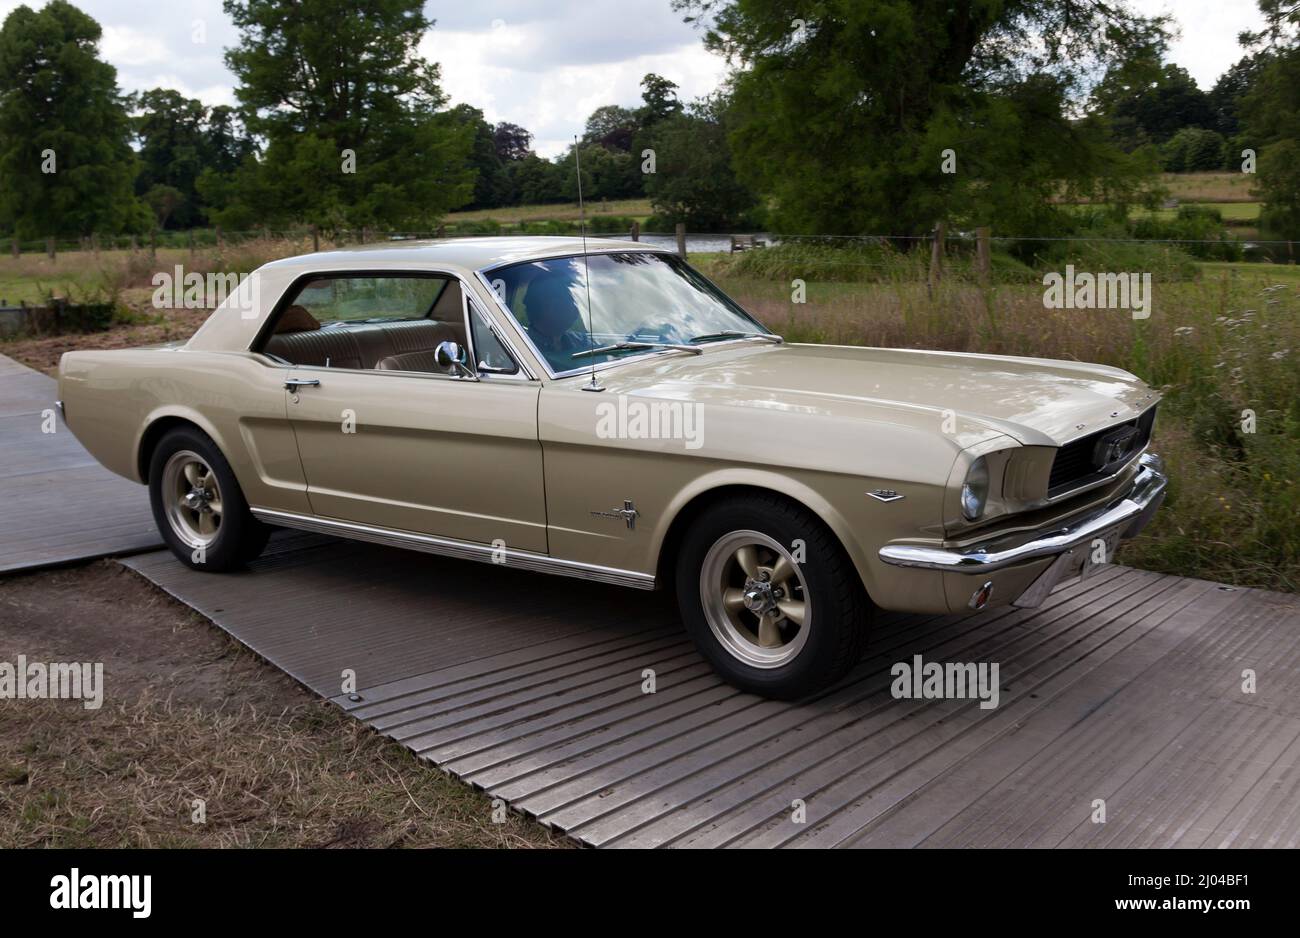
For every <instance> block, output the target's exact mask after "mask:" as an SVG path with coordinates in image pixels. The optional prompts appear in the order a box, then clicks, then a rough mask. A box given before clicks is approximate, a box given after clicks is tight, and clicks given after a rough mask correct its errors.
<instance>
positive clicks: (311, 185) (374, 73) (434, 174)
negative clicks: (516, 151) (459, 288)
mask: <svg viewBox="0 0 1300 938" xmlns="http://www.w3.org/2000/svg"><path fill="white" fill-rule="evenodd" d="M224 7H225V10H226V12H227V13H228V14H229V15H230V17H231V19H232V20H233V21H234V24H235V25H236V26H237V27H238V28H239V29H240V30H241V33H242V36H241V43H240V45H239V46H237V47H235V48H233V49H229V50H227V52H226V62H227V64H228V65H229V66H230V68H231V70H232V71H233V72H234V73H235V75H236V77H237V78H238V79H239V82H240V84H239V86H238V87H237V88H236V90H235V94H236V96H237V97H238V98H239V101H240V103H241V105H242V111H243V116H244V121H245V123H246V124H247V126H248V128H249V130H250V131H251V132H253V133H254V134H255V135H257V136H259V137H262V138H264V139H265V140H266V141H267V144H266V151H265V156H264V157H263V159H262V160H260V161H250V160H247V159H246V160H244V161H243V162H242V163H241V165H240V167H239V168H238V169H237V170H235V171H234V173H233V174H232V176H231V178H230V179H228V180H225V181H222V182H221V183H217V182H215V181H213V180H209V182H208V186H207V188H208V190H209V191H213V192H215V191H217V190H218V189H222V188H225V189H227V190H228V191H229V192H230V193H231V194H232V196H233V198H234V199H235V201H236V202H238V203H240V204H239V205H237V206H234V209H235V211H236V212H237V213H243V214H245V215H246V214H247V211H248V209H249V208H250V207H252V206H257V207H258V210H259V212H261V213H262V215H263V217H264V218H265V219H267V220H278V221H294V220H303V221H310V222H313V223H315V224H318V225H322V226H324V227H338V226H340V225H345V224H346V225H350V226H354V227H355V226H363V225H386V226H391V227H402V226H409V227H419V228H427V227H432V226H433V225H434V224H436V222H437V220H438V219H439V218H440V217H441V216H442V215H443V214H444V213H445V212H447V211H448V210H450V209H452V208H456V207H458V206H460V205H463V204H464V203H465V202H466V201H468V200H469V199H470V198H472V196H473V186H474V180H475V173H474V170H473V168H472V167H471V166H470V165H469V157H470V153H471V151H472V149H473V147H474V142H475V127H474V126H473V125H472V124H471V123H467V122H465V121H463V120H459V119H457V117H456V116H455V115H454V114H450V113H448V112H446V111H442V110H441V108H442V106H443V104H444V103H445V96H444V95H443V93H442V90H441V88H440V87H439V85H438V67H437V65H436V64H434V63H431V62H428V61H426V60H425V59H424V58H423V57H422V56H420V55H419V54H418V51H417V45H418V43H419V42H420V40H421V39H422V38H423V37H424V35H425V33H426V32H427V31H428V30H429V29H430V28H431V27H432V25H433V23H432V22H431V21H430V20H429V19H428V18H426V17H425V15H424V12H423V3H422V2H421V0H298V2H296V3H293V4H286V3H282V2H280V0H225V2H224ZM266 193H270V194H271V196H272V201H271V202H270V203H269V204H265V203H259V202H256V201H254V200H255V199H257V198H258V197H259V196H264V195H265V194H266ZM227 212H229V209H227ZM218 220H220V219H218Z"/></svg>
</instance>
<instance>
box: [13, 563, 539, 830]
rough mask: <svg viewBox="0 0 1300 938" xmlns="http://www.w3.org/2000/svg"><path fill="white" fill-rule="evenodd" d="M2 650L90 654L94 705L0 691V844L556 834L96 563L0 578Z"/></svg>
mask: <svg viewBox="0 0 1300 938" xmlns="http://www.w3.org/2000/svg"><path fill="white" fill-rule="evenodd" d="M19 654H25V655H26V656H27V657H28V660H29V661H101V662H103V663H104V706H103V707H102V709H100V710H97V711H96V710H86V709H84V708H83V707H82V705H81V703H80V702H79V701H44V700H20V701H12V700H10V701H4V702H3V703H2V704H0V707H2V708H3V709H0V714H3V720H0V847H36V846H45V847H259V846H264V847H394V846H403V847H546V846H558V845H561V842H560V841H559V840H557V839H556V838H554V837H553V836H552V835H551V834H549V833H548V832H547V831H546V830H545V829H544V828H542V827H541V826H540V825H538V824H535V823H532V822H530V821H526V820H524V819H523V818H520V817H518V816H516V815H509V814H508V815H505V816H504V818H503V823H495V822H494V819H493V806H492V803H491V802H490V801H489V799H488V798H487V797H486V796H484V795H481V794H478V793H476V792H474V791H472V790H471V789H470V788H469V787H468V786H466V785H464V784H462V783H460V782H457V781H454V780H453V779H451V778H450V777H449V776H446V775H443V774H442V773H440V772H438V771H437V770H435V769H433V768H432V767H431V766H429V765H428V764H427V763H423V762H420V761H419V760H417V759H416V758H415V756H414V755H413V754H412V753H410V752H409V751H408V750H406V749H404V748H402V747H401V746H399V745H398V744H396V743H394V742H391V741H389V740H387V739H385V738H383V737H381V736H379V735H378V734H376V733H374V732H373V731H371V730H368V729H367V728H365V727H364V726H363V725H362V724H361V723H360V722H359V721H357V720H355V719H353V718H351V717H349V716H347V715H345V714H344V713H343V712H342V711H340V710H338V709H337V708H336V707H334V706H333V705H332V704H328V703H326V702H325V701H322V700H320V699H319V698H318V697H316V696H315V695H314V694H312V693H310V692H308V691H306V690H304V689H303V688H302V687H300V686H299V685H298V684H296V683H295V682H294V681H292V680H291V679H289V678H288V677H287V676H285V675H284V674H283V673H281V672H280V671H279V670H278V669H276V668H274V667H273V666H271V665H269V664H267V663H265V662H263V661H262V660H261V659H259V658H257V657H256V656H255V655H253V654H252V653H250V652H248V651H247V650H245V649H244V648H243V647H242V646H241V645H239V644H238V643H237V642H236V641H234V639H231V638H230V637H228V636H227V635H226V634H225V633H223V632H221V631H220V630H218V629H216V628H215V627H214V626H213V625H212V624H211V623H209V622H208V621H207V620H205V619H203V618H202V617H201V616H199V615H197V614H196V613H194V612H192V611H191V610H189V609H187V608H186V607H184V606H182V605H181V604H180V603H178V602H176V601H175V600H173V599H171V598H170V597H168V596H166V595H165V594H163V593H162V592H161V591H160V590H158V589H156V588H155V587H153V586H152V585H151V584H149V583H147V582H146V581H145V580H143V579H142V578H140V577H138V576H137V575H136V574H134V573H131V572H130V571H127V570H125V569H124V568H122V567H121V566H120V565H118V564H116V563H114V562H111V561H101V562H98V563H95V564H91V565H90V566H87V567H81V568H77V569H71V570H56V571H47V572H42V573H37V574H31V575H27V576H18V577H9V578H5V579H0V661H8V662H13V661H15V660H16V657H17V655H19ZM195 799H202V801H203V802H204V805H205V809H204V810H205V817H204V818H203V819H202V820H201V822H199V821H196V820H195V804H194V802H195Z"/></svg>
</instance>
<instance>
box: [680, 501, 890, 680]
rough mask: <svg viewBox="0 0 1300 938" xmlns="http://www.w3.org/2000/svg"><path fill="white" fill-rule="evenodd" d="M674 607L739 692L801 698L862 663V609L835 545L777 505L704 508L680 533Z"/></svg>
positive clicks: (804, 517)
mask: <svg viewBox="0 0 1300 938" xmlns="http://www.w3.org/2000/svg"><path fill="white" fill-rule="evenodd" d="M676 584H677V599H678V605H679V606H680V608H681V613H682V618H683V620H684V621H685V623H686V627H687V630H688V631H689V632H690V634H691V637H692V638H693V639H694V640H695V643H696V645H697V646H698V647H699V649H700V651H701V653H703V654H704V656H705V657H706V658H708V659H709V662H710V663H711V664H712V665H713V666H714V668H716V669H717V670H718V672H719V673H720V674H722V676H723V677H724V678H726V679H727V681H729V682H730V683H732V684H735V685H736V686H737V687H741V688H743V689H745V690H749V691H753V692H754V693H758V694H763V695H765V696H768V697H781V698H791V697H799V696H803V695H805V694H808V693H811V692H813V691H815V690H818V689H820V688H822V687H825V686H826V685H828V684H830V683H832V682H834V681H835V680H837V679H838V678H840V677H842V676H843V675H844V674H845V672H847V671H848V670H849V668H851V667H852V666H853V665H854V663H856V662H857V660H858V659H859V658H860V657H861V654H862V648H863V646H864V644H865V640H866V633H867V623H868V618H869V609H870V602H869V600H868V599H867V597H866V593H865V591H864V590H863V589H862V585H861V583H860V581H859V579H858V574H857V571H856V570H855V569H854V567H853V564H852V563H851V562H850V561H849V558H848V557H847V556H846V555H845V553H844V550H843V548H842V547H841V546H840V544H839V542H838V541H837V540H836V539H835V537H834V535H832V534H831V532H830V531H829V530H828V529H827V528H826V526H825V525H824V524H823V523H822V522H821V521H820V520H819V519H818V518H816V517H815V516H814V515H812V514H811V513H809V512H808V511H806V510H805V509H803V508H801V507H800V506H798V505H795V504H793V503H791V502H788V501H786V500H785V499H782V498H780V497H778V496H763V495H753V496H746V497H743V498H737V499H733V500H729V501H727V502H722V503H719V504H717V505H715V506H713V507H712V508H709V509H708V510H706V511H705V513H704V514H703V515H701V516H700V517H699V518H698V519H697V520H696V521H695V523H694V524H693V525H692V526H691V528H690V530H689V531H688V532H687V534H686V537H685V539H684V541H683V545H682V550H681V552H680V553H679V555H678V561H677V580H676Z"/></svg>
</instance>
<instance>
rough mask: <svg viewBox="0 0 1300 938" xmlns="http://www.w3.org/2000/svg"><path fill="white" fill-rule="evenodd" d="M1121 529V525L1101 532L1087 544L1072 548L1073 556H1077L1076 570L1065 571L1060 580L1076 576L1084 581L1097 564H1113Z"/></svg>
mask: <svg viewBox="0 0 1300 938" xmlns="http://www.w3.org/2000/svg"><path fill="white" fill-rule="evenodd" d="M1122 528H1123V526H1122V525H1117V526H1116V527H1113V528H1111V529H1110V530H1108V531H1103V532H1101V533H1100V534H1098V535H1097V536H1096V537H1094V538H1093V539H1092V540H1090V541H1088V543H1086V544H1080V545H1079V546H1078V547H1076V548H1074V554H1076V555H1077V560H1076V561H1075V562H1076V563H1077V566H1078V569H1077V570H1075V571H1067V572H1066V574H1065V576H1064V577H1062V579H1069V578H1070V577H1073V576H1076V575H1077V576H1078V577H1079V579H1081V580H1086V579H1088V576H1089V574H1091V573H1092V572H1093V570H1095V569H1096V568H1097V565H1098V564H1102V563H1114V562H1115V551H1116V550H1118V549H1119V536H1120V534H1121V533H1122ZM1098 542H1100V543H1098ZM1103 545H1104V549H1103Z"/></svg>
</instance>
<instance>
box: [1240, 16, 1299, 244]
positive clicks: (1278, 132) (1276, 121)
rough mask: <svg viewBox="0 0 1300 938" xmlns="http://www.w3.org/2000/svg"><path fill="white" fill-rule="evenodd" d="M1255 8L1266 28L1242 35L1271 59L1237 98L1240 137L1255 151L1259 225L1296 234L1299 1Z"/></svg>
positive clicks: (1274, 232) (1282, 234)
mask: <svg viewBox="0 0 1300 938" xmlns="http://www.w3.org/2000/svg"><path fill="white" fill-rule="evenodd" d="M1259 8H1260V12H1262V13H1263V14H1264V20H1265V28H1264V29H1263V30H1261V31H1260V32H1259V33H1256V34H1248V35H1245V36H1243V37H1242V40H1243V42H1246V43H1248V44H1252V45H1257V46H1260V47H1262V48H1263V50H1265V51H1267V52H1268V54H1269V59H1268V61H1267V63H1266V64H1265V65H1264V66H1263V67H1262V68H1261V69H1260V71H1259V73H1258V75H1257V77H1256V80H1255V82H1254V84H1253V86H1252V87H1251V90H1250V91H1249V92H1247V93H1246V94H1244V95H1243V96H1242V98H1241V115H1242V124H1243V135H1242V138H1241V139H1244V140H1245V141H1247V146H1249V147H1251V148H1252V149H1255V150H1257V151H1258V152H1259V174H1258V186H1257V188H1256V192H1257V194H1258V195H1259V196H1260V197H1261V199H1262V200H1263V203H1264V204H1263V207H1262V209H1261V211H1260V227H1261V228H1262V229H1263V230H1264V231H1265V232H1266V233H1268V234H1271V235H1273V236H1276V237H1280V238H1286V239H1293V238H1300V168H1298V167H1300V144H1298V143H1297V141H1300V3H1296V2H1295V0H1259Z"/></svg>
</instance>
